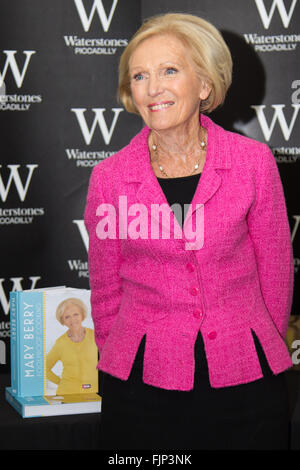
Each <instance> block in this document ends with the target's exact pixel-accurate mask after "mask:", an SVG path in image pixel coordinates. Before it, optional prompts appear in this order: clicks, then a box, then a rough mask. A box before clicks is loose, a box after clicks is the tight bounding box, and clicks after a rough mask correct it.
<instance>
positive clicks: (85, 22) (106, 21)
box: [74, 0, 118, 32]
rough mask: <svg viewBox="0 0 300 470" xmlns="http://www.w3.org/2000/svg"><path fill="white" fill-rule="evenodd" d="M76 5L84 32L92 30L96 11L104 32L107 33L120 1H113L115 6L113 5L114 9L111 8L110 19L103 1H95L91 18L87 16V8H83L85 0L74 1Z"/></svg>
mask: <svg viewBox="0 0 300 470" xmlns="http://www.w3.org/2000/svg"><path fill="white" fill-rule="evenodd" d="M74 3H75V5H76V8H77V11H78V14H79V16H80V19H81V23H82V26H83V28H84V31H86V32H87V31H88V30H89V29H90V26H91V23H92V20H93V18H94V14H95V11H96V10H97V13H98V16H99V18H100V21H101V24H102V27H103V29H104V31H105V32H107V31H108V29H109V27H110V23H111V20H112V17H113V14H114V12H115V9H116V6H117V3H118V0H113V4H112V7H111V10H110V13H109V16H108V17H107V15H106V13H105V10H104V7H103V3H102V0H94V3H93V6H92V9H91V11H90V16H89V17H88V15H87V14H86V11H85V8H84V6H83V0H74Z"/></svg>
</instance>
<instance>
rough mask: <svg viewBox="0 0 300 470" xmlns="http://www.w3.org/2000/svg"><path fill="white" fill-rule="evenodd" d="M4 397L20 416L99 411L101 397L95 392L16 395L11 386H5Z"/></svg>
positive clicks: (31, 416) (29, 416) (35, 416)
mask: <svg viewBox="0 0 300 470" xmlns="http://www.w3.org/2000/svg"><path fill="white" fill-rule="evenodd" d="M5 398H6V400H7V401H8V403H10V404H11V406H12V407H13V408H15V410H16V411H17V412H18V413H19V414H20V415H21V416H22V418H41V417H45V416H58V415H73V414H86V413H100V411H101V397H100V396H99V395H98V394H96V393H88V394H86V395H82V394H78V395H71V394H70V395H65V396H34V397H18V396H17V395H15V394H14V393H13V391H12V389H11V387H6V389H5Z"/></svg>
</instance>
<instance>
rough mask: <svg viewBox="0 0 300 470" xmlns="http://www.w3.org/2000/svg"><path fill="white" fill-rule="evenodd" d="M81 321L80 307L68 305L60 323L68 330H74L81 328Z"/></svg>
mask: <svg viewBox="0 0 300 470" xmlns="http://www.w3.org/2000/svg"><path fill="white" fill-rule="evenodd" d="M82 321H83V315H82V312H81V309H80V307H78V306H77V305H74V304H70V305H68V306H67V307H66V308H65V311H64V313H63V316H62V322H63V324H64V325H65V326H67V327H68V328H69V329H73V328H76V327H78V326H81V323H82Z"/></svg>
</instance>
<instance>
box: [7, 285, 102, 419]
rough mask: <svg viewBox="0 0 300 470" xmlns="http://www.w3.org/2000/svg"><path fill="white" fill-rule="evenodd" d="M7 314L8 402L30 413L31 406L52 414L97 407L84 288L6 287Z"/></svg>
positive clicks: (90, 323) (87, 297) (90, 326)
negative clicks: (20, 288) (19, 288)
mask: <svg viewBox="0 0 300 470" xmlns="http://www.w3.org/2000/svg"><path fill="white" fill-rule="evenodd" d="M10 315H11V319H10V320H11V321H10V325H11V387H8V388H7V391H6V396H7V400H8V401H9V403H10V404H11V405H12V406H14V407H15V409H17V411H19V412H20V414H22V416H23V415H24V416H25V414H26V413H29V411H28V410H29V407H30V409H31V410H32V411H31V412H32V413H36V410H37V408H36V407H37V406H39V407H40V409H41V407H42V408H43V409H44V413H51V414H52V415H53V413H55V410H57V411H58V410H60V412H59V414H61V413H62V410H63V409H65V410H66V411H67V410H71V409H73V410H74V413H77V412H79V411H78V410H80V409H84V407H86V409H87V410H89V409H91V408H93V407H94V409H95V410H96V411H99V410H100V405H101V397H99V395H98V370H97V362H98V350H97V346H96V343H95V339H94V327H93V321H92V318H91V307H90V290H88V289H76V288H70V287H65V286H59V287H52V288H45V289H32V290H24V291H15V292H10ZM95 395H97V396H98V397H99V399H98V398H97V397H96V396H95ZM50 397H52V398H50ZM95 398H97V400H95ZM49 405H51V411H50V410H49V409H48V408H49ZM34 407H35V408H34ZM25 410H27V411H26V412H25ZM34 410H35V411H34ZM46 410H48V411H46ZM86 412H91V411H86ZM46 415H47V414H45V416H46Z"/></svg>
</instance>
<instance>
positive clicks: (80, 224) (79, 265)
mask: <svg viewBox="0 0 300 470" xmlns="http://www.w3.org/2000/svg"><path fill="white" fill-rule="evenodd" d="M73 223H74V224H75V225H76V226H77V228H78V231H79V235H80V238H81V241H82V243H83V245H84V247H85V250H86V252H88V245H89V235H88V232H87V229H86V226H85V224H84V220H73ZM68 266H69V269H70V271H72V272H74V273H76V274H77V276H78V278H88V277H89V267H88V261H86V260H85V261H82V260H81V259H69V260H68Z"/></svg>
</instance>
